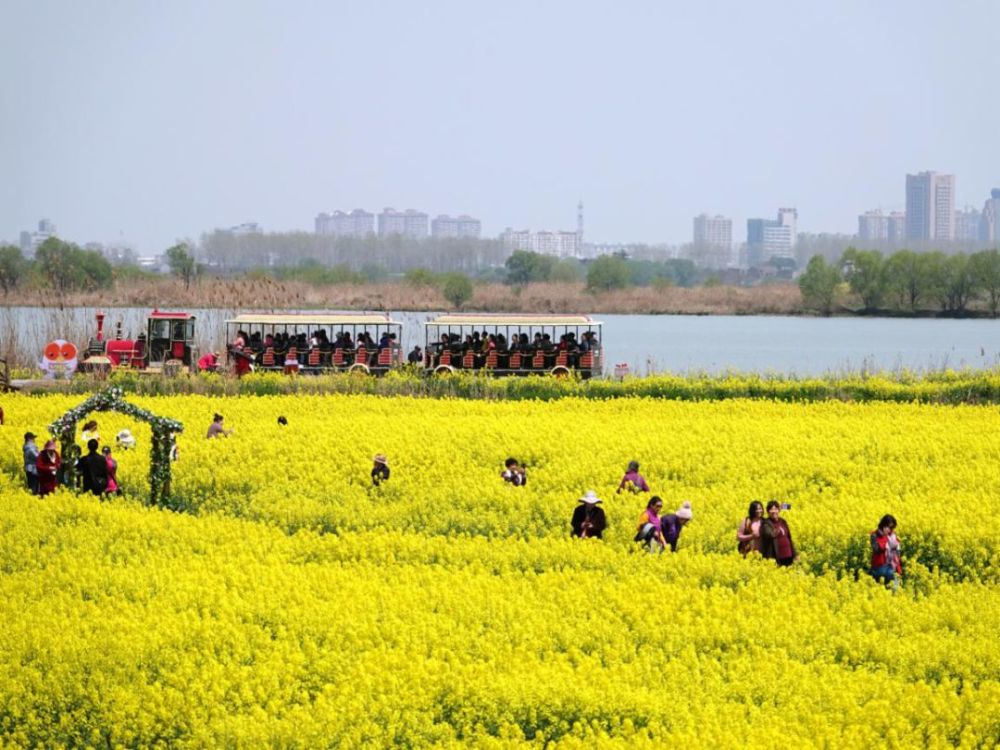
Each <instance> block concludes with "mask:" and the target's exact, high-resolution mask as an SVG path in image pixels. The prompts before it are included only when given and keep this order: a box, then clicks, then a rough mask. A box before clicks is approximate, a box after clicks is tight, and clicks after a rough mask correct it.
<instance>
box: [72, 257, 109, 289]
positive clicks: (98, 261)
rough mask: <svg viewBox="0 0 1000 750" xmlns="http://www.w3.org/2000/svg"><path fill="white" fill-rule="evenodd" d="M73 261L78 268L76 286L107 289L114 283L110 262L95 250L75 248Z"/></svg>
mask: <svg viewBox="0 0 1000 750" xmlns="http://www.w3.org/2000/svg"><path fill="white" fill-rule="evenodd" d="M73 256H74V261H75V262H76V264H77V268H78V269H79V276H78V281H77V283H78V287H79V288H82V289H87V290H90V291H93V290H94V289H109V288H110V287H111V286H113V285H114V282H115V273H114V269H113V268H112V267H111V263H110V262H109V261H108V259H107V258H105V257H104V256H103V255H101V254H100V253H99V252H97V251H96V250H80V249H79V248H75V250H74V252H73Z"/></svg>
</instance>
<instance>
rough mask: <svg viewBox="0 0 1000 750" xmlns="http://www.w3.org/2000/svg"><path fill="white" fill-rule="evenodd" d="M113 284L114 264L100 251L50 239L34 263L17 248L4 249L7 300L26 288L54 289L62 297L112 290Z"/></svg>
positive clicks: (1, 278)
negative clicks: (21, 288)
mask: <svg viewBox="0 0 1000 750" xmlns="http://www.w3.org/2000/svg"><path fill="white" fill-rule="evenodd" d="M113 284H114V271H113V270H112V268H111V264H110V263H109V262H108V260H107V258H105V257H104V256H103V255H101V253H100V252H98V251H96V250H84V249H83V248H81V247H79V246H78V245H74V244H73V243H72V242H64V241H63V240H60V239H59V238H57V237H49V238H48V239H47V240H45V241H44V242H43V243H42V244H41V245H39V246H38V249H37V250H36V251H35V257H34V259H28V258H25V257H24V254H23V253H22V252H21V248H19V247H18V246H17V245H2V246H0V289H3V293H4V296H7V294H8V293H10V292H12V291H14V290H15V289H18V288H20V287H22V286H23V287H32V288H45V289H50V290H51V291H52V292H54V293H55V294H56V295H57V296H59V295H63V294H66V293H68V292H77V291H94V290H96V289H108V288H110V287H111V286H112V285H113Z"/></svg>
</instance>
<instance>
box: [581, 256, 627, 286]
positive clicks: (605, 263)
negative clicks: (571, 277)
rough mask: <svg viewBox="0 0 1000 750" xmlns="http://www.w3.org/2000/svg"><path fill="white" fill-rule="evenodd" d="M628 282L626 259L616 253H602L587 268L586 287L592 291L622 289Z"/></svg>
mask: <svg viewBox="0 0 1000 750" xmlns="http://www.w3.org/2000/svg"><path fill="white" fill-rule="evenodd" d="M630 282H631V273H630V271H629V265H628V261H626V260H625V259H624V258H622V257H620V256H618V255H602V256H601V257H600V258H597V259H596V260H595V261H593V262H592V263H591V264H590V267H589V268H588V269H587V289H589V290H590V291H593V292H609V291H611V290H612V289H624V288H625V287H627V286H628V285H629V283H630Z"/></svg>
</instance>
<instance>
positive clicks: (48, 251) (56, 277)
mask: <svg viewBox="0 0 1000 750" xmlns="http://www.w3.org/2000/svg"><path fill="white" fill-rule="evenodd" d="M35 265H36V266H37V267H38V270H39V272H40V273H41V275H42V277H43V278H44V279H45V282H46V284H47V285H48V286H49V287H51V288H52V290H53V291H54V292H55V293H56V294H57V295H63V294H65V293H66V292H69V291H71V290H72V289H73V287H74V284H75V280H76V276H77V274H76V269H75V267H74V262H73V245H70V244H69V243H68V242H63V241H62V240H60V239H59V238H58V237H49V238H48V239H47V240H45V242H43V243H42V244H41V245H39V246H38V249H37V250H35Z"/></svg>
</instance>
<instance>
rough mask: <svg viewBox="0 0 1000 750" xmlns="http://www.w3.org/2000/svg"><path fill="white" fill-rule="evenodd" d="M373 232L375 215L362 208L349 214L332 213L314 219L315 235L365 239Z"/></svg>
mask: <svg viewBox="0 0 1000 750" xmlns="http://www.w3.org/2000/svg"><path fill="white" fill-rule="evenodd" d="M374 231H375V214H373V213H370V212H368V211H365V210H364V209H362V208H355V209H354V210H353V211H351V212H350V213H348V212H346V211H333V212H331V213H325V212H324V213H321V214H319V215H318V216H317V217H316V234H321V235H327V236H331V237H367V236H368V235H369V234H372V233H373V232H374Z"/></svg>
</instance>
